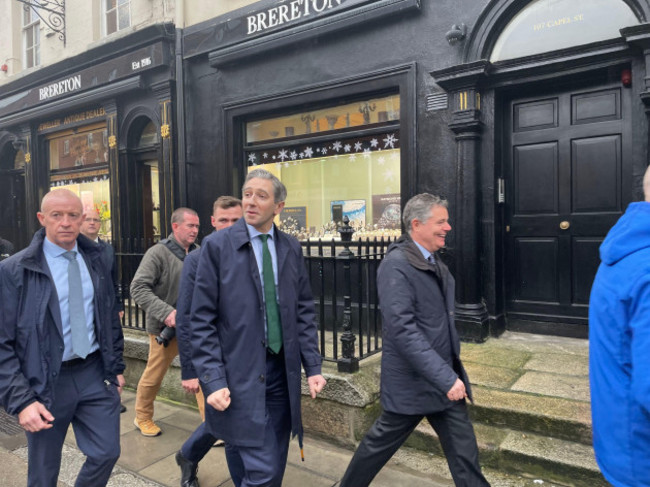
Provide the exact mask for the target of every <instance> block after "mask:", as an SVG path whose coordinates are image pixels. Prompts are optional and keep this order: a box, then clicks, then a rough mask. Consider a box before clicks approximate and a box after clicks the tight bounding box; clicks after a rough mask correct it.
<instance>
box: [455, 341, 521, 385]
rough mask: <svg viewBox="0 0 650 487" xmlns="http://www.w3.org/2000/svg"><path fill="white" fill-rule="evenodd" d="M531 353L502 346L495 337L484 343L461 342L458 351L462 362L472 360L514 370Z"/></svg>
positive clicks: (519, 366)
mask: <svg viewBox="0 0 650 487" xmlns="http://www.w3.org/2000/svg"><path fill="white" fill-rule="evenodd" d="M531 355H532V354H531V353H530V352H528V351H525V350H524V351H522V350H518V349H513V348H511V347H504V346H503V344H502V343H500V341H499V340H496V339H489V340H488V341H486V342H485V343H463V344H462V346H461V351H460V356H461V359H462V360H463V362H464V363H469V362H473V363H478V364H483V365H492V366H497V367H503V368H510V369H515V370H516V369H520V368H522V367H523V366H524V364H525V363H526V362H528V360H529V359H530V357H531ZM470 380H471V376H470Z"/></svg>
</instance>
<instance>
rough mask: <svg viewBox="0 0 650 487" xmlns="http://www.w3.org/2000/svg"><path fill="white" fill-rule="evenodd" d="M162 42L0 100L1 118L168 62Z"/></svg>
mask: <svg viewBox="0 0 650 487" xmlns="http://www.w3.org/2000/svg"><path fill="white" fill-rule="evenodd" d="M165 52H166V51H165V50H164V49H163V45H162V42H158V43H156V44H152V45H150V46H147V47H144V48H142V49H138V50H136V51H133V52H131V53H128V54H124V55H122V56H119V57H116V58H114V59H111V60H109V61H106V62H103V63H101V64H96V65H94V66H91V67H89V68H87V69H83V70H81V71H79V72H77V73H73V74H71V75H69V76H66V77H65V78H63V79H57V80H55V81H52V82H48V83H45V84H43V85H41V86H38V87H36V88H32V89H30V90H27V91H23V92H20V93H17V94H15V95H12V96H8V97H6V98H5V99H4V100H0V117H2V116H4V115H7V114H10V113H14V112H18V111H21V110H25V109H27V108H31V107H33V106H35V105H38V104H41V103H47V102H50V101H53V100H57V99H61V98H64V97H66V96H70V95H74V94H75V93H78V92H82V91H84V90H87V89H90V88H97V87H99V86H102V85H107V84H110V83H112V82H114V81H117V80H119V79H123V78H126V77H129V76H133V75H134V74H136V73H139V72H141V71H144V70H147V69H152V68H155V67H158V66H161V65H167V64H168V60H166V59H165V58H166V57H168V56H167V55H166V54H165Z"/></svg>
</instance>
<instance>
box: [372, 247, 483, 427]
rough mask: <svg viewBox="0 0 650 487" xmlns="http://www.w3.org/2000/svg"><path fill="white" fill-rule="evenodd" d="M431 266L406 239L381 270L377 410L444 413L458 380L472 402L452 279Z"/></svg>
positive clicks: (391, 251) (392, 250)
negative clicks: (455, 311)
mask: <svg viewBox="0 0 650 487" xmlns="http://www.w3.org/2000/svg"><path fill="white" fill-rule="evenodd" d="M436 262H437V263H438V267H439V269H436V268H435V266H433V265H432V264H430V263H429V262H428V261H427V260H426V259H425V258H424V257H423V256H422V253H421V252H420V250H419V249H418V248H417V246H416V245H415V243H413V241H412V240H411V238H410V237H409V236H408V235H403V236H402V237H400V239H399V240H398V241H397V242H395V243H394V244H392V245H391V246H390V247H389V249H388V253H387V255H386V257H385V258H384V260H383V261H382V263H381V264H380V266H379V270H378V274H377V289H378V291H379V305H380V308H381V313H382V317H383V352H382V358H381V405H382V407H383V408H384V410H386V411H389V412H392V413H399V414H409V415H416V414H422V415H426V414H429V413H435V412H438V411H442V410H444V409H447V408H448V407H450V406H451V405H452V402H451V401H450V400H449V399H448V398H447V392H448V391H449V389H451V387H452V386H453V385H454V382H456V379H457V378H460V379H461V380H462V381H463V382H464V384H465V388H466V390H467V395H468V396H469V398H470V399H471V394H472V393H471V389H470V384H469V380H468V378H467V374H466V372H465V369H464V368H463V365H462V363H461V361H460V341H459V339H458V333H457V332H456V327H455V325H454V278H453V277H452V275H451V273H450V272H449V270H448V269H447V266H446V265H445V264H444V263H443V262H442V261H441V260H440V259H436Z"/></svg>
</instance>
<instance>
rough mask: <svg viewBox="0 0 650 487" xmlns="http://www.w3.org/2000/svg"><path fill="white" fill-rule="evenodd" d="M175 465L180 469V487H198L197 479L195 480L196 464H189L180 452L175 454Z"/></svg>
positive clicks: (197, 466)
mask: <svg viewBox="0 0 650 487" xmlns="http://www.w3.org/2000/svg"><path fill="white" fill-rule="evenodd" d="M176 463H177V464H178V466H179V467H181V487H199V479H197V478H196V473H197V472H198V471H199V465H198V463H193V462H190V461H189V460H188V459H187V458H185V457H184V456H183V454H182V453H181V451H180V450H179V451H178V452H176Z"/></svg>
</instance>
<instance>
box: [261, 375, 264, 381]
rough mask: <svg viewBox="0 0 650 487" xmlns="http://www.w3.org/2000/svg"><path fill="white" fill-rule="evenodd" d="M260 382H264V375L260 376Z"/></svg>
mask: <svg viewBox="0 0 650 487" xmlns="http://www.w3.org/2000/svg"><path fill="white" fill-rule="evenodd" d="M260 382H264V374H260Z"/></svg>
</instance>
